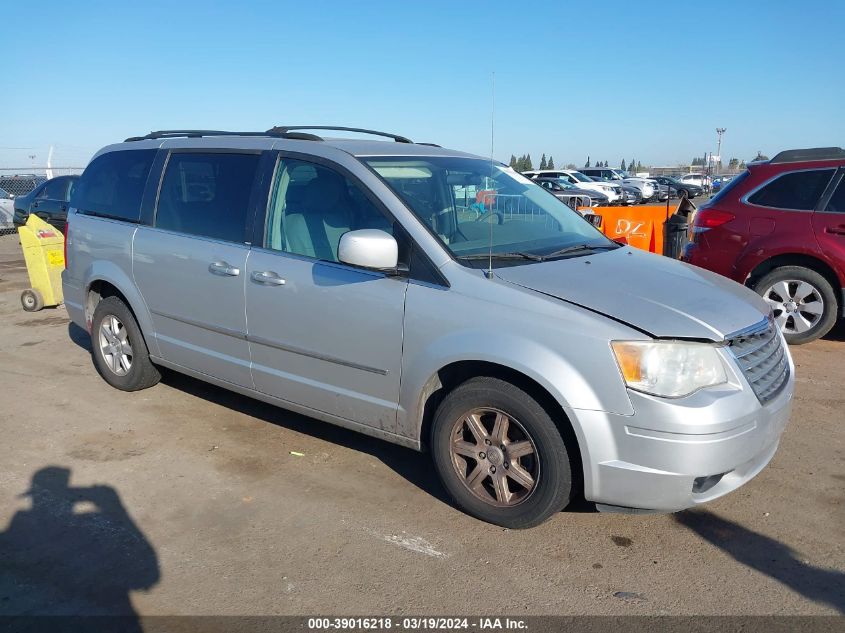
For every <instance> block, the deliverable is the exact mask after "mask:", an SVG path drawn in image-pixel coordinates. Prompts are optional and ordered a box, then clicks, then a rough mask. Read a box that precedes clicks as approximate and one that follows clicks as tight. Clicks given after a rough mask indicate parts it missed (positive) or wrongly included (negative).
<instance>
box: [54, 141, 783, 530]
mask: <svg viewBox="0 0 845 633" xmlns="http://www.w3.org/2000/svg"><path fill="white" fill-rule="evenodd" d="M337 129H342V130H345V131H350V129H349V128H328V127H327V128H307V131H306V130H303V129H302V128H298V127H277V128H273V129H272V130H269V131H268V132H266V133H231V132H214V131H196V130H188V131H168V132H157V133H152V134H149V135H147V136H144V137H137V138H132V139H127V141H126V142H123V143H119V144H116V145H111V146H108V147H106V148H104V149H102V150H101V151H100V152H99V153H98V154H97V155H96V156H95V157H94V159H93V160H92V161H91V163H90V164H89V165H88V167H87V169H86V170H85V173H84V174H83V175H82V177H81V179H80V181H79V183H78V185H77V188H76V191H75V193H74V197H73V198H72V200H71V203H70V205H71V209H70V212H69V215H68V233H67V269H66V270H65V271H64V274H63V282H64V284H63V285H64V296H65V303H66V306H67V310H68V313H69V314H70V316H71V318H72V319H73V321H74V322H75V323H77V324H78V325H80V326H82V327H84V328H86V330H87V331H88V332H90V333H91V338H92V347H93V358H94V363H95V365H96V367H97V370H98V371H99V372H100V374H101V375H102V376H103V378H104V379H105V380H106V381H107V382H109V383H110V384H111V385H113V386H115V387H117V388H119V389H123V390H127V391H134V390H138V389H144V388H147V387H151V386H152V385H154V384H155V383H156V382H157V381H158V380H159V368H160V367H167V368H170V369H173V370H176V371H179V372H183V373H185V374H188V375H191V376H194V377H196V378H199V379H201V380H204V381H208V382H210V383H212V384H215V385H218V386H220V387H224V388H226V389H231V390H233V391H236V392H240V393H243V394H247V395H250V396H253V397H255V398H258V399H261V400H264V401H266V402H269V403H273V404H276V405H278V406H280V407H284V408H285V409H290V410H293V411H297V412H300V413H304V414H306V415H308V416H310V417H312V418H316V419H318V420H323V421H326V422H331V423H334V424H338V425H340V426H343V427H347V428H350V429H355V430H358V431H361V432H363V433H367V434H369V435H372V436H374V437H377V438H380V439H383V440H387V441H390V442H396V443H397V444H401V445H403V446H408V447H411V448H414V449H418V450H423V449H427V450H428V451H430V452H431V455H432V459H433V463H434V467H435V468H436V470H437V472H438V474H439V476H440V478H441V480H442V482H443V485H444V487H445V488H446V490H447V491H448V492H449V494H450V495H451V496H452V498H453V499H454V501H455V503H456V504H457V505H458V506H459V507H460V508H462V509H463V510H465V511H466V512H468V513H470V514H472V515H474V516H476V517H478V518H480V519H483V520H485V521H489V522H492V523H496V524H499V525H502V526H507V527H514V528H520V527H529V526H533V525H536V524H538V523H540V522H542V521H543V520H545V519H547V518H548V517H550V516H551V515H552V514H554V513H556V512H558V511H560V510H561V509H563V508H564V507H566V506H567V504H568V503H569V502H570V500H571V499H573V498H574V497H576V496H581V497H583V498H586V499H587V500H589V501H591V502H594V503H595V504H596V505H597V507H598V508H599V509H600V510H603V511H621V512H638V511H663V512H672V511H677V510H681V509H684V508H688V507H691V506H695V505H697V504H701V503H704V502H707V501H710V500H712V499H715V498H717V497H720V496H722V495H724V494H726V493H728V492H730V491H732V490H734V489H736V488H738V487H739V486H741V485H742V484H744V483H746V482H747V481H749V480H750V479H751V478H753V477H754V476H755V475H756V474H757V473H758V472H760V470H761V469H763V468H764V467H765V466H766V464H767V463H768V462H769V460H771V458H772V456H773V455H774V453H775V451H776V450H777V447H778V442H779V439H780V436H781V433H782V432H783V430H784V427H785V425H786V423H787V420H788V419H789V414H790V408H791V404H792V397H793V388H794V366H793V364H792V360H791V357H790V354H789V351H788V349H787V347H786V344H785V343H784V339H783V337H782V335H781V334H780V331H779V330H778V328H776V327H774V326H773V324H772V317H771V314H770V311H769V307H768V306H767V304H765V303H764V302H763V301H762V299H760V297H758V296H757V295H756V294H755V293H754V292H752V291H751V290H748V289H747V288H744V287H743V286H741V285H738V284H736V283H734V282H732V281H730V280H728V279H725V278H724V277H720V276H718V275H715V274H712V273H710V272H707V271H705V270H701V269H699V268H695V267H692V266H689V265H686V264H683V263H680V262H677V261H673V260H671V259H668V258H665V257H661V256H658V255H653V254H650V253H647V252H643V251H639V250H636V249H633V248H630V247H628V246H625V245H621V244H618V243H615V242H613V241H611V240H609V239H608V238H606V237H605V236H604V235H603V234H602V233H601V232H600V231H598V230H597V229H596V228H595V227H593V226H592V225H591V224H590V223H589V222H587V221H586V220H584V219H583V218H582V217H581V216H580V215H579V214H578V213H576V212H575V211H573V210H572V209H570V208H569V207H567V206H566V205H565V204H564V203H563V202H561V201H560V200H558V199H557V198H555V197H554V196H552V195H549V193H548V192H546V191H545V190H544V189H543V188H542V187H539V186H537V185H536V184H535V183H533V182H531V181H530V180H528V179H526V178H524V177H523V176H520V175H519V174H517V173H516V172H514V171H513V170H511V169H509V168H508V167H506V166H504V165H502V164H500V163H498V162H495V161H491V160H490V159H485V158H480V157H477V156H472V155H469V154H465V153H461V152H456V151H452V150H447V149H443V148H441V147H438V146H435V145H431V144H425V143H413V142H411V141H410V140H408V139H406V138H404V137H401V136H395V135H389V134H384V133H375V134H376V135H378V136H382V137H385V138H387V140H359V139H329V138H324V137H322V136H318V135H317V134H315V132H320V134H323V132H322V131H321V130H327V131H331V130H337ZM351 131H354V132H368V133H369V134H373V132H371V131H364V130H351Z"/></svg>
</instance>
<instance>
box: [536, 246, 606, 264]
mask: <svg viewBox="0 0 845 633" xmlns="http://www.w3.org/2000/svg"><path fill="white" fill-rule="evenodd" d="M603 248H607V249H610V250H613V249H616V248H619V245H618V244H614V245H612V246H611V245H610V244H608V245H605V246H590V245H589V244H575V245H574V246H567V247H566V248H561V249H560V250H557V251H553V252H551V253H549V254H548V255H542V256H541V259H540V261H546V260H547V259H554V258H555V257H563V256H564V255H569V254H570V253H578V252H581V251H595V250H599V249H603Z"/></svg>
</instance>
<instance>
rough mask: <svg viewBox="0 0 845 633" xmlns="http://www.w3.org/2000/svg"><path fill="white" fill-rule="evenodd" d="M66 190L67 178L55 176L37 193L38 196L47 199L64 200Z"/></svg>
mask: <svg viewBox="0 0 845 633" xmlns="http://www.w3.org/2000/svg"><path fill="white" fill-rule="evenodd" d="M66 192H67V179H66V178H56V179H54V180H51V181H50V182H48V183H47V185H46V186H45V187H44V189H42V190H41V193H39V194H38V197H39V198H47V199H49V200H64V199H65V193H66Z"/></svg>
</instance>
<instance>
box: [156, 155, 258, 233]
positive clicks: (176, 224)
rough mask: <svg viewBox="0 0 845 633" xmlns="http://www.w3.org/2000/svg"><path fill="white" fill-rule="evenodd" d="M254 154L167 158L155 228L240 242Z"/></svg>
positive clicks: (254, 161)
mask: <svg viewBox="0 0 845 633" xmlns="http://www.w3.org/2000/svg"><path fill="white" fill-rule="evenodd" d="M258 160H259V155H258V154H234V153H208V154H203V153H194V152H188V153H173V154H171V155H170V159H169V160H168V161H167V167H166V168H165V171H164V179H163V180H162V183H161V191H160V192H159V197H158V209H157V210H156V220H155V226H156V227H157V228H160V229H167V230H170V231H177V232H179V233H187V234H189V235H197V236H200V237H209V238H212V239H217V240H223V241H226V242H240V243H242V242H244V241H246V224H247V222H246V219H247V213H248V208H249V198H250V194H251V192H252V184H253V181H254V180H255V173H256V170H257V169H258Z"/></svg>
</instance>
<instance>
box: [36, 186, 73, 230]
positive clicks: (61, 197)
mask: <svg viewBox="0 0 845 633" xmlns="http://www.w3.org/2000/svg"><path fill="white" fill-rule="evenodd" d="M70 180H71V179H70V178H63V177H62V178H53V179H52V180H50V181H48V182H46V183H45V184H44V188H43V189H41V191H39V192H38V195H37V196H36V197H35V200H33V201H32V210H31V212H32V213H34V214H35V215H37V216H38V217H39V218H41V219H42V220H44V221H45V222H48V223H50V224H52V225H53V226H54V227H56V228H57V229H59V230H61V231H63V230H64V228H65V220H67V200H68V184H69V182H70Z"/></svg>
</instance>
